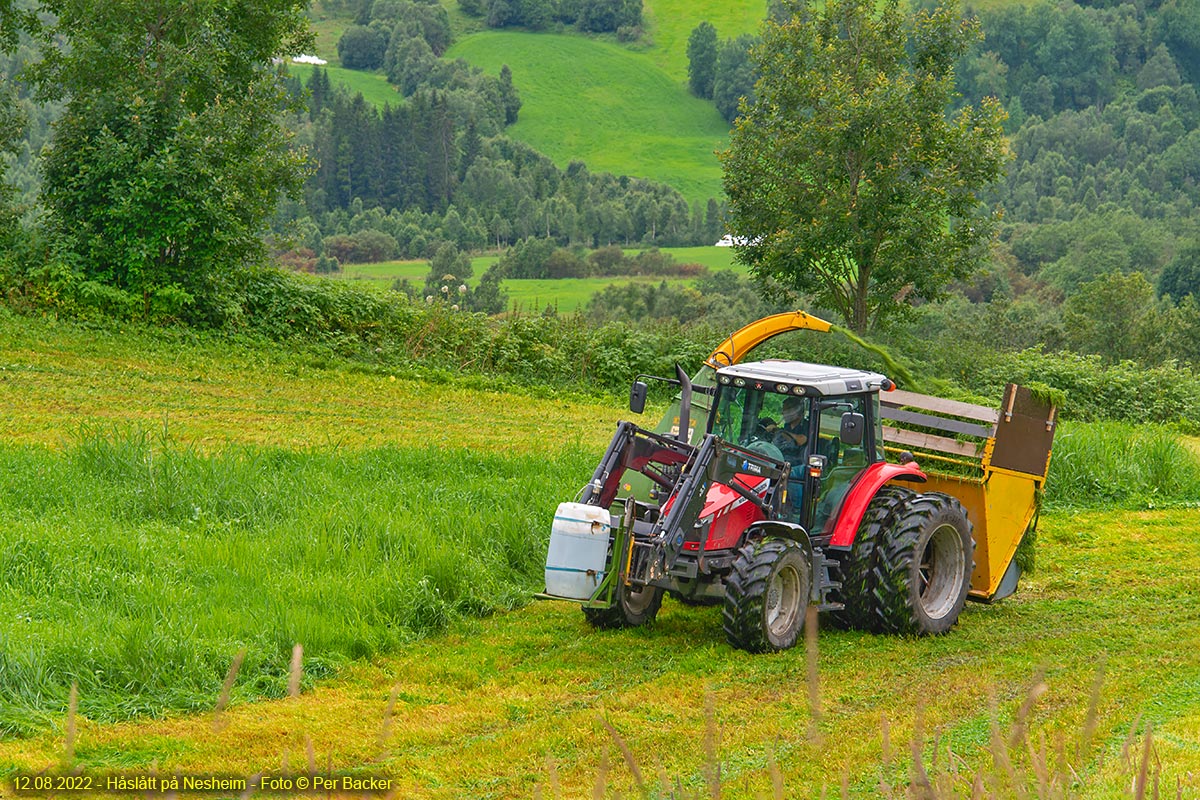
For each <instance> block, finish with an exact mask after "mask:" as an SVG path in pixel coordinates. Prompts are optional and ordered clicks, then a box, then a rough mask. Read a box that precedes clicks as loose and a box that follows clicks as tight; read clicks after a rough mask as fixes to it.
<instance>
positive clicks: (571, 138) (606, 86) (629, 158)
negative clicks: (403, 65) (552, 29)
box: [447, 31, 729, 202]
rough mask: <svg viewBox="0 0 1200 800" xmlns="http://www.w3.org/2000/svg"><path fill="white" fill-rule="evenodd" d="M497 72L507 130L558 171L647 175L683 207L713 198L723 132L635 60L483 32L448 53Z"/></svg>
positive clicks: (556, 40)
mask: <svg viewBox="0 0 1200 800" xmlns="http://www.w3.org/2000/svg"><path fill="white" fill-rule="evenodd" d="M447 56H448V57H451V58H464V59H466V60H467V61H469V62H471V63H472V64H475V65H477V66H479V67H482V68H483V69H484V71H486V72H489V73H491V74H496V73H498V72H499V71H500V67H501V66H502V65H504V64H508V66H509V68H510V69H512V72H513V82H514V83H515V84H516V86H517V89H518V90H519V91H520V93H521V101H522V106H521V115H520V119H518V121H517V123H516V124H515V125H512V126H511V127H509V128H508V133H509V134H510V135H511V136H512V137H513V138H515V139H520V140H522V141H525V142H528V143H529V144H531V145H533V147H535V148H536V149H538V150H539V151H541V152H543V153H545V154H546V155H548V156H550V158H552V159H553V160H554V162H555V163H556V164H558V165H559V166H560V167H566V166H567V165H568V164H569V163H570V162H571V161H574V160H579V161H583V162H584V163H586V164H587V165H588V169H590V170H591V171H593V172H612V173H615V174H619V175H620V174H624V175H633V176H636V177H643V178H652V179H654V180H658V181H662V182H664V183H668V184H670V185H671V186H674V187H675V188H676V189H678V190H679V191H680V192H682V193H683V195H684V196H685V197H687V198H688V200H689V201H693V202H694V201H703V200H705V199H706V198H709V197H718V196H720V194H721V191H722V190H721V169H720V165H719V164H718V163H717V159H716V156H715V155H714V153H715V151H716V150H718V149H720V148H722V147H724V146H725V139H726V136H727V134H728V131H729V126H728V124H726V122H725V121H724V120H723V119H721V115H720V114H718V113H717V111H716V109H715V108H714V107H713V105H712V104H711V103H709V102H707V101H703V100H699V99H697V98H695V97H692V96H691V95H690V94H688V92H687V89H686V88H685V87H684V85H683V84H681V83H680V82H679V81H677V80H675V79H673V78H672V77H671V76H670V75H668V74H667V73H666V72H664V71H663V70H661V69H660V68H658V67H657V66H656V65H655V64H654V63H653V62H652V61H651V60H650V59H649V58H647V57H646V56H645V55H643V54H639V53H634V52H631V51H629V50H627V49H626V48H624V47H621V46H619V45H616V44H613V43H610V42H606V41H602V40H598V39H587V38H584V37H581V36H563V35H554V34H544V33H543V34H534V33H520V32H509V31H488V32H486V33H479V34H475V35H472V36H468V37H465V38H463V39H462V40H460V41H458V42H456V43H455V44H454V46H453V47H451V48H450V51H449V52H448V53H447Z"/></svg>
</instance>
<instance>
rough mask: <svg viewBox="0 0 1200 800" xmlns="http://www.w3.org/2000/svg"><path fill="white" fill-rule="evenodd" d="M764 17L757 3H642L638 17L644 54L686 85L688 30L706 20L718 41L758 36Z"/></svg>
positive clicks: (730, 0)
mask: <svg viewBox="0 0 1200 800" xmlns="http://www.w3.org/2000/svg"><path fill="white" fill-rule="evenodd" d="M766 16H767V7H766V3H763V2H759V0H645V2H643V4H642V17H643V19H644V20H645V28H646V31H647V34H648V36H649V41H650V46H649V47H647V48H646V50H645V54H646V55H647V56H648V57H649V58H650V59H651V60H652V61H653V62H654V64H655V65H656V66H658V68H659V69H661V70H663V71H664V72H666V73H667V74H668V75H670V76H671V77H672V78H673V79H675V80H676V81H680V82H682V83H684V84H686V82H687V68H688V60H687V42H688V37H689V36H691V34H692V30H693V29H694V28H695V27H696V26H697V25H699V24H700V23H701V22H704V21H708V22H710V23H711V24H712V25H713V27H714V28H716V29H717V36H718V37H719V38H721V39H733V38H735V37H737V36H739V35H741V34H743V33H751V34H756V33H758V29H759V26H761V25H762V21H763V19H764V18H765V17H766Z"/></svg>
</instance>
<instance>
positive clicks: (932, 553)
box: [917, 524, 966, 619]
mask: <svg viewBox="0 0 1200 800" xmlns="http://www.w3.org/2000/svg"><path fill="white" fill-rule="evenodd" d="M963 560H964V559H963V546H962V537H961V536H960V535H959V532H958V530H957V529H956V528H955V527H954V526H953V525H950V524H945V525H941V526H939V527H938V528H936V529H935V530H934V531H933V533H932V534H931V535H930V537H929V540H928V541H927V542H926V543H925V549H924V550H923V551H922V553H921V561H920V563H919V564H918V566H917V582H918V592H917V596H918V599H919V600H920V603H921V608H922V609H923V610H924V611H925V613H926V614H927V615H928V616H929V617H930V618H931V619H941V618H942V617H944V616H946V615H947V614H949V613H951V612H952V611H953V610H954V607H955V606H956V605H957V603H958V599H959V589H960V587H961V586H962V583H963V579H964V578H965V577H966V575H964V572H965V571H966V567H965V565H964V564H963Z"/></svg>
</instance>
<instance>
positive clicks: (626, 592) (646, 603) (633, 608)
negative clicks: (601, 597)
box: [583, 583, 663, 629]
mask: <svg viewBox="0 0 1200 800" xmlns="http://www.w3.org/2000/svg"><path fill="white" fill-rule="evenodd" d="M662 598H663V590H662V589H660V588H658V587H657V586H643V587H642V588H640V589H634V588H633V587H631V586H626V585H625V584H624V583H619V584H617V602H615V603H613V604H612V607H610V608H585V609H583V616H584V617H585V618H586V619H587V621H588V622H590V623H591V624H592V627H595V628H602V629H607V628H636V627H638V626H640V625H647V624H649V623H651V622H653V621H654V618H655V617H656V616H658V609H659V608H661V607H662Z"/></svg>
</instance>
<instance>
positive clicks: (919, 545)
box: [871, 492, 975, 636]
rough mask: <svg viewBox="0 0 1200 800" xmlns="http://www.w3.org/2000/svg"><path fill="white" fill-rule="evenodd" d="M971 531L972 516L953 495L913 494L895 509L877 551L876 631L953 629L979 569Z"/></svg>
mask: <svg viewBox="0 0 1200 800" xmlns="http://www.w3.org/2000/svg"><path fill="white" fill-rule="evenodd" d="M971 532H972V525H971V520H970V519H968V518H967V512H966V511H965V510H964V509H963V507H962V504H961V503H959V502H958V501H957V500H955V499H954V498H953V497H950V496H948V495H944V494H939V493H936V492H930V493H929V494H917V495H913V496H912V497H910V498H909V499H908V500H906V501H905V502H904V504H903V505H902V506H900V507H899V508H897V509H896V510H895V512H894V513H893V515H892V517H891V520H890V525H889V530H888V535H887V537H886V539H885V540H884V541H883V543H882V545H881V546H877V547H876V551H875V555H876V564H875V567H874V570H873V573H874V574H873V576H872V578H871V580H873V581H874V592H873V595H874V604H875V615H876V619H875V624H876V630H878V631H879V632H884V633H902V634H916V635H920V636H925V635H937V634H942V633H945V632H946V631H948V630H950V628H952V627H953V626H954V623H955V622H957V621H958V615H959V614H960V613H961V612H962V608H963V604H964V603H965V602H966V600H967V590H968V589H969V588H970V586H971V573H972V572H973V571H974V569H975V541H974V539H972V537H971Z"/></svg>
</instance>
